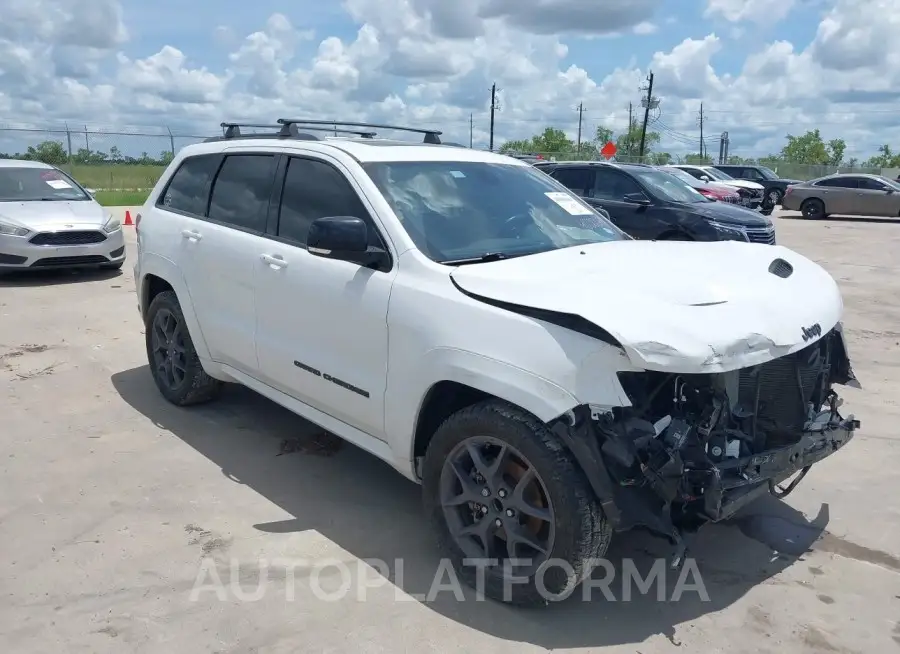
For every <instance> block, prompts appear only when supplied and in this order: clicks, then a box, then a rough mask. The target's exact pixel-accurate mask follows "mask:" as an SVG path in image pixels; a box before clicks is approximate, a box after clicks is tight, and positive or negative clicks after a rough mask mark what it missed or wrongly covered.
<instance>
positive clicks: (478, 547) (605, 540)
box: [422, 400, 612, 605]
mask: <svg viewBox="0 0 900 654" xmlns="http://www.w3.org/2000/svg"><path fill="white" fill-rule="evenodd" d="M422 486H423V501H424V505H425V511H426V514H427V516H428V518H429V519H430V521H431V523H432V526H433V528H434V529H435V531H436V533H437V535H438V545H439V548H440V550H441V553H442V554H443V556H444V557H446V558H447V559H449V561H450V563H451V564H452V566H453V569H454V571H455V572H456V575H457V578H458V579H460V580H461V581H463V582H464V583H466V584H467V585H468V586H471V587H472V588H475V589H476V590H478V591H481V592H483V593H484V595H485V596H487V597H490V598H492V599H495V600H498V601H502V602H508V603H511V604H517V605H541V604H546V603H547V602H548V601H552V600H555V599H558V598H565V597H567V596H568V595H570V594H571V593H572V592H573V591H574V590H575V588H576V587H577V586H578V584H580V583H581V582H582V581H583V580H584V579H585V578H586V577H587V575H588V574H590V571H591V569H592V562H593V561H596V560H597V559H599V558H600V557H602V556H603V555H604V554H605V553H606V549H607V547H608V546H609V540H610V536H611V533H612V530H611V528H610V526H609V523H608V521H607V520H606V518H605V516H604V515H603V512H602V510H601V509H600V506H599V505H598V503H597V502H596V501H595V499H594V495H593V491H592V490H591V487H590V485H589V484H588V481H587V479H586V478H585V475H584V473H583V471H582V470H581V468H580V467H579V466H578V464H577V463H576V462H575V460H574V458H573V457H572V455H571V453H570V452H569V451H568V450H567V449H566V448H565V447H563V445H562V444H561V443H560V442H559V441H558V440H557V439H556V437H555V436H553V434H552V433H551V432H550V431H549V429H547V427H546V426H545V425H544V424H543V423H542V422H541V421H539V420H538V419H537V418H535V417H534V416H532V415H530V414H528V413H526V412H524V411H522V410H521V409H518V408H517V407H514V406H512V405H509V404H507V403H505V402H501V401H498V400H489V401H485V402H482V403H479V404H476V405H473V406H471V407H468V408H465V409H462V410H460V411H459V412H457V413H455V414H453V415H452V416H450V417H449V418H448V419H447V420H446V421H445V422H444V423H443V424H442V425H441V426H440V427H439V428H438V430H437V432H436V433H435V435H434V437H433V439H432V440H431V443H430V444H429V446H428V450H427V452H426V454H425V462H424V467H423V484H422ZM515 559H518V561H515ZM478 560H482V561H481V563H475V561H478ZM487 560H494V561H496V563H495V564H492V565H488V567H486V568H484V569H482V568H479V565H481V564H483V563H484V562H486V561H487ZM525 562H527V565H526V564H524V563H525ZM519 564H522V565H519Z"/></svg>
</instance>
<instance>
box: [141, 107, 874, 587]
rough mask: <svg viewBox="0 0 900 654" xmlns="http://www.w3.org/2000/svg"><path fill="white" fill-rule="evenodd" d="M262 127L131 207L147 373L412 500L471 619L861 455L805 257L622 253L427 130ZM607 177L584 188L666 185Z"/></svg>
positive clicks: (842, 351)
mask: <svg viewBox="0 0 900 654" xmlns="http://www.w3.org/2000/svg"><path fill="white" fill-rule="evenodd" d="M280 124H281V125H283V128H282V129H281V130H280V131H279V132H277V133H273V134H271V135H270V136H269V137H268V138H267V137H265V136H258V135H254V136H253V137H250V136H247V137H245V136H242V135H241V134H240V133H236V132H235V131H234V130H232V131H231V133H230V135H229V136H225V137H222V138H220V139H217V140H213V141H210V142H206V143H201V144H195V145H189V146H187V147H185V148H183V149H182V150H181V151H179V152H178V154H176V155H175V158H174V160H173V161H172V162H171V163H170V164H169V166H168V167H167V168H166V170H165V172H164V173H163V174H162V176H161V178H160V180H159V182H158V183H157V184H156V186H155V188H154V189H153V191H152V192H151V193H150V196H149V198H148V200H147V202H146V204H145V205H144V206H143V208H142V209H141V211H140V216H141V217H140V219H139V220H137V230H138V239H137V252H138V254H137V261H136V263H135V266H134V275H135V283H136V292H137V298H138V309H139V311H140V314H141V317H142V319H143V321H144V327H145V339H146V341H145V342H146V353H147V357H148V361H149V363H150V366H149V368H148V374H150V375H152V378H153V380H154V381H155V384H156V386H157V388H158V389H159V391H160V393H161V394H162V396H163V397H165V398H166V399H167V400H168V401H169V402H171V403H173V404H175V405H179V406H184V405H190V404H197V403H200V402H204V401H208V400H211V399H213V398H214V397H215V396H216V394H217V392H218V391H219V389H220V387H221V385H222V382H226V381H231V382H237V383H240V384H243V385H245V386H247V387H249V388H251V389H253V390H255V391H257V392H258V393H260V394H262V395H263V396H265V397H267V398H269V399H271V400H272V401H274V402H276V403H278V404H281V405H282V406H284V407H287V408H288V409H289V410H291V411H293V412H295V413H297V414H298V415H301V416H303V417H305V418H307V419H308V420H311V421H312V422H314V423H316V424H318V425H320V426H321V427H323V428H324V429H327V430H329V431H331V432H333V433H334V434H336V435H337V436H340V437H342V438H344V439H346V440H348V441H350V442H351V443H354V444H356V445H357V446H359V447H360V448H362V449H364V450H366V451H368V452H370V453H371V454H373V455H375V456H376V457H379V458H380V459H383V460H384V461H386V462H387V463H389V464H390V465H391V466H393V467H394V468H396V469H397V470H398V471H400V473H401V474H403V475H405V476H406V477H408V478H409V479H412V480H414V481H416V482H418V483H420V484H421V485H422V494H423V504H424V509H425V514H426V516H427V519H428V522H430V523H431V525H432V527H433V529H434V531H435V533H436V535H437V541H438V545H439V548H440V550H441V552H442V553H443V556H445V557H446V558H447V559H448V560H449V561H451V562H452V563H453V565H454V571H455V573H456V575H457V578H459V579H461V580H462V581H464V582H466V583H468V584H470V585H472V586H474V587H476V588H479V589H480V590H482V592H484V593H485V594H486V595H487V596H488V597H492V598H495V599H499V600H504V601H510V602H514V603H517V604H544V603H546V601H547V600H548V599H552V598H558V597H559V596H560V595H562V596H565V595H567V594H569V593H571V592H572V591H573V590H574V588H575V586H576V585H577V584H578V583H580V582H581V581H582V580H583V579H585V578H586V576H587V575H588V574H590V572H591V568H592V565H593V564H594V562H597V561H598V560H599V559H600V558H602V557H603V556H604V554H605V552H606V550H607V547H608V545H609V542H610V538H611V536H612V534H613V532H615V531H623V530H627V529H630V528H633V527H635V526H639V525H641V526H645V527H647V528H649V529H651V530H653V531H654V532H655V533H657V534H659V535H662V536H664V537H665V538H667V539H669V540H670V542H672V543H673V546H674V548H675V549H674V551H673V561H674V562H676V563H677V562H680V561H683V560H684V539H683V537H682V533H683V530H684V529H687V528H690V529H696V528H697V527H698V526H699V525H700V524H702V523H704V522H709V521H717V520H722V519H726V518H728V517H730V516H732V515H734V513H735V512H736V511H737V510H739V509H740V508H742V507H744V506H745V505H746V504H747V503H748V502H749V501H751V500H752V499H754V498H758V497H761V496H763V495H767V494H769V493H770V492H772V493H776V492H780V489H778V487H777V486H776V484H779V483H781V482H782V481H784V480H785V479H787V478H789V477H790V476H792V475H794V474H795V473H798V472H801V471H802V473H803V474H804V475H805V474H806V473H807V472H808V467H809V466H812V465H813V464H815V463H816V462H818V461H820V460H822V459H824V458H826V457H828V456H831V455H833V453H835V452H837V451H838V450H839V449H840V448H842V447H843V446H844V445H845V444H847V443H848V442H849V441H850V440H851V439H852V438H853V436H854V434H855V433H856V430H857V428H858V427H859V423H858V421H856V420H855V419H854V418H853V417H852V416H847V417H843V416H842V415H841V414H840V413H839V408H838V407H839V406H840V402H839V400H838V398H837V396H836V395H835V393H834V387H835V386H836V385H840V384H853V383H855V382H854V379H855V378H854V376H853V373H852V370H851V367H850V362H849V359H848V357H847V350H846V346H845V342H844V336H843V329H842V326H841V322H840V321H841V317H842V315H841V314H842V310H843V305H842V300H841V294H840V290H839V288H838V286H837V284H836V282H835V280H834V279H833V278H832V277H831V276H830V275H829V274H828V273H827V272H826V271H825V270H824V269H823V268H822V267H821V266H819V265H818V264H816V263H814V262H813V261H811V260H809V259H807V258H806V257H803V256H801V255H800V254H797V253H796V252H793V251H791V250H788V249H787V248H784V247H780V246H775V247H760V246H756V245H750V244H747V243H737V242H729V243H666V242H646V241H637V240H634V239H632V238H629V237H628V236H627V235H625V234H624V233H623V232H622V231H621V230H619V229H618V228H616V227H615V226H614V225H612V224H611V223H610V222H609V221H608V220H606V218H604V216H603V215H602V214H600V213H598V212H597V211H595V210H594V209H592V208H591V206H590V205H589V204H588V203H586V202H585V201H582V200H581V199H579V198H578V197H577V196H576V195H575V194H573V193H571V192H570V191H568V190H567V189H566V188H565V186H563V185H562V184H560V183H559V182H557V181H556V180H554V179H553V178H551V177H549V176H548V175H545V174H544V173H542V172H539V171H538V170H537V169H535V168H534V167H532V166H531V165H529V164H527V163H525V162H522V161H517V160H515V159H513V158H510V157H506V156H503V155H499V154H494V153H491V152H484V151H479V150H470V149H467V148H457V147H446V146H443V145H440V140H439V132H435V131H434V130H420V129H416V128H405V129H406V130H408V131H410V132H413V133H415V132H425V134H426V136H425V139H426V140H425V143H423V144H413V143H409V142H402V141H401V142H398V141H387V140H375V139H369V138H342V137H337V138H332V137H326V138H324V139H321V140H320V139H318V138H317V136H316V134H315V133H314V132H312V131H309V132H307V131H305V128H306V123H304V122H303V121H292V120H282V121H280ZM326 124H327V125H329V126H331V125H332V124H333V123H332V122H328V123H326ZM336 124H337V125H340V124H341V123H336ZM372 127H373V128H375V127H376V126H372ZM310 128H311V129H312V130H314V129H315V124H313V125H311V126H310ZM392 129H396V128H392ZM301 130H303V131H301ZM329 131H331V130H329ZM622 168H623V167H617V166H595V167H593V168H589V169H588V170H590V171H596V172H602V171H609V172H611V173H614V174H617V175H621V176H622V179H623V180H631V179H632V176H635V177H637V176H639V175H640V176H649V177H652V178H653V184H663V186H665V184H667V183H669V184H672V185H673V187H674V186H675V181H677V180H675V178H674V177H672V176H671V175H667V174H665V173H661V172H659V171H657V170H654V169H653V168H650V167H645V168H641V169H640V171H638V167H634V170H635V172H633V173H632V172H630V170H631V169H630V168H629V172H627V173H620V172H619V171H620V170H621V169H622ZM657 178H664V180H672V181H671V182H668V181H663V180H661V179H657ZM626 183H627V182H626ZM653 184H651V182H649V181H648V182H646V185H647V188H649V187H650V186H652V185H653ZM637 188H638V189H641V188H644V182H642V183H641V184H640V185H638V187H637ZM681 188H683V189H684V191H683V192H684V193H693V194H694V195H698V196H699V194H696V193H694V191H693V190H691V189H689V187H687V186H683V187H681ZM699 197H700V198H701V199H702V200H703V202H705V203H706V204H707V205H708V206H710V207H712V206H718V207H726V208H730V209H732V210H735V211H742V210H740V209H737V208H735V207H731V206H730V205H726V204H724V203H714V202H706V200H705V199H704V198H702V196H699ZM631 201H632V202H634V203H635V204H639V205H641V206H644V207H648V206H650V205H647V204H646V203H645V202H644V200H643V199H639V198H637V197H634V198H632V200H631ZM650 204H651V205H652V201H651V203H650ZM744 213H746V214H748V215H752V216H753V218H754V219H756V220H759V216H758V215H757V214H751V213H750V212H746V211H744ZM747 220H749V217H748V218H747ZM710 229H713V228H712V227H710ZM729 229H730V228H729ZM798 299H800V300H802V301H798ZM339 468H340V467H339V466H337V467H332V468H331V472H332V473H335V472H337V471H338V470H339ZM794 485H795V484H794V483H792V484H791V487H790V488H793V486H794ZM789 490H790V489H789ZM305 499H306V501H308V502H315V501H316V498H315V497H309V498H305ZM330 510H332V511H339V507H330ZM334 518H335V519H341V517H340V516H335V517H334ZM390 528H391V527H390V525H387V524H386V525H385V529H390Z"/></svg>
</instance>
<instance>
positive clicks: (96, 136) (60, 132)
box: [0, 125, 212, 191]
mask: <svg viewBox="0 0 900 654" xmlns="http://www.w3.org/2000/svg"><path fill="white" fill-rule="evenodd" d="M211 135H212V134H206V135H199V134H183V133H176V132H173V131H172V130H170V129H169V128H167V127H160V128H135V129H126V128H116V129H104V128H98V127H90V126H77V127H76V126H73V125H63V126H57V127H48V128H45V129H41V128H36V127H28V126H17V125H0V158H5V159H9V158H12V159H38V160H40V161H44V162H45V163H49V164H52V165H54V166H59V167H60V168H62V169H63V170H65V171H67V172H68V173H69V174H70V175H72V176H73V177H74V178H75V179H76V180H78V182H79V183H81V184H82V185H84V186H86V187H88V188H92V189H97V190H115V191H135V190H147V189H151V188H153V185H154V184H155V183H156V181H157V180H158V179H159V177H160V175H161V174H162V172H163V171H164V170H165V167H166V165H168V163H169V162H170V161H171V160H172V158H173V157H174V155H175V153H176V152H178V151H179V150H180V149H181V148H183V147H184V146H185V145H189V144H191V143H199V142H201V141H202V140H203V139H205V138H207V137H209V136H211Z"/></svg>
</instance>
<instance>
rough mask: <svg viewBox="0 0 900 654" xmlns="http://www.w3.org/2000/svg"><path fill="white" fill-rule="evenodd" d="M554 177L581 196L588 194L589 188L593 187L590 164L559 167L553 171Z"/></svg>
mask: <svg viewBox="0 0 900 654" xmlns="http://www.w3.org/2000/svg"><path fill="white" fill-rule="evenodd" d="M552 177H553V178H554V179H555V180H556V181H558V182H559V183H560V184H562V185H563V186H565V187H566V188H567V189H569V190H570V191H572V192H574V193H577V194H578V195H580V196H581V197H585V196H587V194H588V189H589V188H590V187H591V183H592V181H593V179H594V176H593V175H592V174H591V170H590V167H588V166H579V167H574V166H573V167H569V166H566V167H565V168H557V169H556V170H554V171H553V173H552Z"/></svg>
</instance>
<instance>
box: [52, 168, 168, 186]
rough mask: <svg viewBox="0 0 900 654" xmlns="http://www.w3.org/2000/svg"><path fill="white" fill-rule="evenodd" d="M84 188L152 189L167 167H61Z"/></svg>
mask: <svg viewBox="0 0 900 654" xmlns="http://www.w3.org/2000/svg"><path fill="white" fill-rule="evenodd" d="M60 168H62V169H63V170H65V171H66V172H67V173H69V174H70V175H71V176H72V177H74V178H75V180H76V181H77V182H78V183H79V184H81V185H82V186H86V187H87V188H93V189H97V190H98V191H99V190H120V189H124V190H131V189H138V190H140V189H151V188H153V185H154V184H156V180H158V179H159V178H160V176H161V175H162V174H163V171H164V170H165V169H166V167H165V166H152V165H149V166H145V165H124V164H96V165H79V164H66V165H63V166H60Z"/></svg>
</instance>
